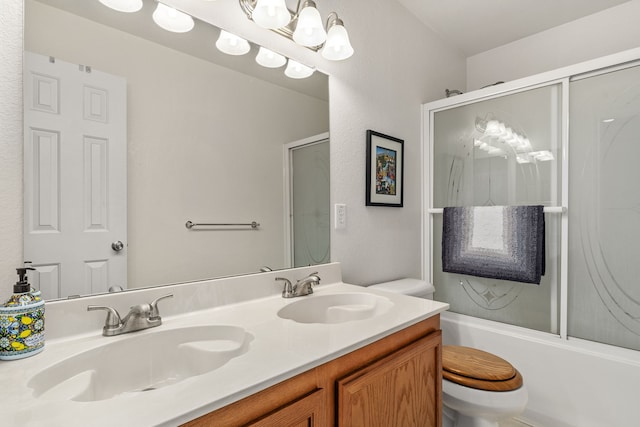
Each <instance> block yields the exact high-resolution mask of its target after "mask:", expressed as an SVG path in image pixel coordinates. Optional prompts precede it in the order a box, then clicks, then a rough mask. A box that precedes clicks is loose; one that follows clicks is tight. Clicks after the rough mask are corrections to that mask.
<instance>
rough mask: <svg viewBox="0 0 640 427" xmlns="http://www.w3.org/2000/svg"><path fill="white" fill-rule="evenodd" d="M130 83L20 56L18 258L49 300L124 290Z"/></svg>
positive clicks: (38, 57)
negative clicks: (21, 125) (21, 142)
mask: <svg viewBox="0 0 640 427" xmlns="http://www.w3.org/2000/svg"><path fill="white" fill-rule="evenodd" d="M126 102H127V100H126V81H125V79H123V78H121V77H117V76H112V75H109V74H106V73H102V72H99V71H96V70H92V69H91V68H90V67H87V66H83V65H77V64H70V63H66V62H64V61H60V60H59V59H54V58H50V57H48V56H43V55H38V54H34V53H29V52H25V57H24V193H25V194H24V258H25V260H28V261H32V262H33V267H35V268H36V270H35V271H34V272H33V273H34V274H32V275H30V279H31V283H32V285H33V286H34V287H36V288H38V289H40V290H41V291H42V293H43V296H44V297H45V298H46V299H52V298H64V297H67V296H71V295H85V294H91V293H97V292H106V291H107V290H108V288H109V287H110V286H121V287H122V288H126V287H127V255H126V254H127V235H126V232H127V124H126V119H127V117H126Z"/></svg>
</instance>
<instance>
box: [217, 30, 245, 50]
mask: <svg viewBox="0 0 640 427" xmlns="http://www.w3.org/2000/svg"><path fill="white" fill-rule="evenodd" d="M216 47H217V48H218V49H219V50H220V51H221V52H224V53H226V54H228V55H236V56H237V55H244V54H245V53H247V52H249V50H250V49H251V46H250V45H249V42H248V41H246V40H245V39H243V38H242V37H238V36H236V35H235V34H231V33H229V32H227V31H225V30H220V37H218V40H217V41H216Z"/></svg>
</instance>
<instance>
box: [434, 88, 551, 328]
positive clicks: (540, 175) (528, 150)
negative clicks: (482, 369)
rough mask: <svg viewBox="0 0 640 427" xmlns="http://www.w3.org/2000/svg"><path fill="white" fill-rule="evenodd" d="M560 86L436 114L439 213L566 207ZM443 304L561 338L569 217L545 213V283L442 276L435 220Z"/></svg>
mask: <svg viewBox="0 0 640 427" xmlns="http://www.w3.org/2000/svg"><path fill="white" fill-rule="evenodd" d="M561 98H562V90H561V85H560V83H558V84H552V85H549V86H544V87H540V88H536V89H529V90H525V91H521V92H517V93H512V94H509V95H503V96H500V97H496V98H492V99H484V100H480V101H477V102H473V103H469V104H466V105H462V106H456V107H452V108H448V109H446V110H442V111H437V112H435V113H434V114H433V116H432V120H433V125H432V126H433V138H432V144H433V150H432V155H433V159H432V165H433V171H432V172H433V173H432V179H433V185H432V191H433V205H432V206H433V207H434V208H444V207H447V206H494V205H495V206H500V205H545V206H554V207H555V206H561V204H562V194H561V193H562V191H561V190H562V185H561V181H562V180H561V175H562V147H561V101H562V99H561ZM432 216H433V222H432V224H433V228H432V242H433V244H432V260H433V261H432V276H433V284H434V286H435V288H436V293H435V298H436V299H437V300H439V301H445V302H447V303H449V304H450V306H451V309H450V310H451V311H453V312H457V313H462V314H466V315H470V316H474V317H480V318H484V319H490V320H495V321H500V322H504V323H509V324H513V325H518V326H523V327H527V328H531V329H537V330H541V331H545V332H553V333H557V332H558V312H559V310H558V309H557V306H558V300H559V289H560V237H561V236H560V234H561V215H558V214H545V221H546V266H547V267H546V274H545V275H544V276H543V278H542V282H541V283H540V285H532V284H524V283H517V282H512V281H506V280H496V279H485V278H480V277H475V276H469V275H462V274H452V273H444V272H443V271H442V263H441V260H442V259H441V257H442V250H441V249H442V246H441V241H442V215H439V214H433V215H432Z"/></svg>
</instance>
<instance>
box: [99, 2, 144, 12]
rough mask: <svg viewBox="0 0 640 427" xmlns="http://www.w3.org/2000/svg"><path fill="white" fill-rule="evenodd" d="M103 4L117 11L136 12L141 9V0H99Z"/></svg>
mask: <svg viewBox="0 0 640 427" xmlns="http://www.w3.org/2000/svg"><path fill="white" fill-rule="evenodd" d="M99 1H100V3H102V4H103V5H105V6H107V7H109V8H111V9H113V10H117V11H118V12H127V13H131V12H137V11H139V10H140V9H142V0H99Z"/></svg>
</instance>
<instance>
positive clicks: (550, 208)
mask: <svg viewBox="0 0 640 427" xmlns="http://www.w3.org/2000/svg"><path fill="white" fill-rule="evenodd" d="M443 211H444V209H443V208H429V213H430V214H441V213H442V212H443ZM543 211H544V213H564V212H566V211H567V208H565V207H564V206H545V208H544V210H543Z"/></svg>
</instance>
